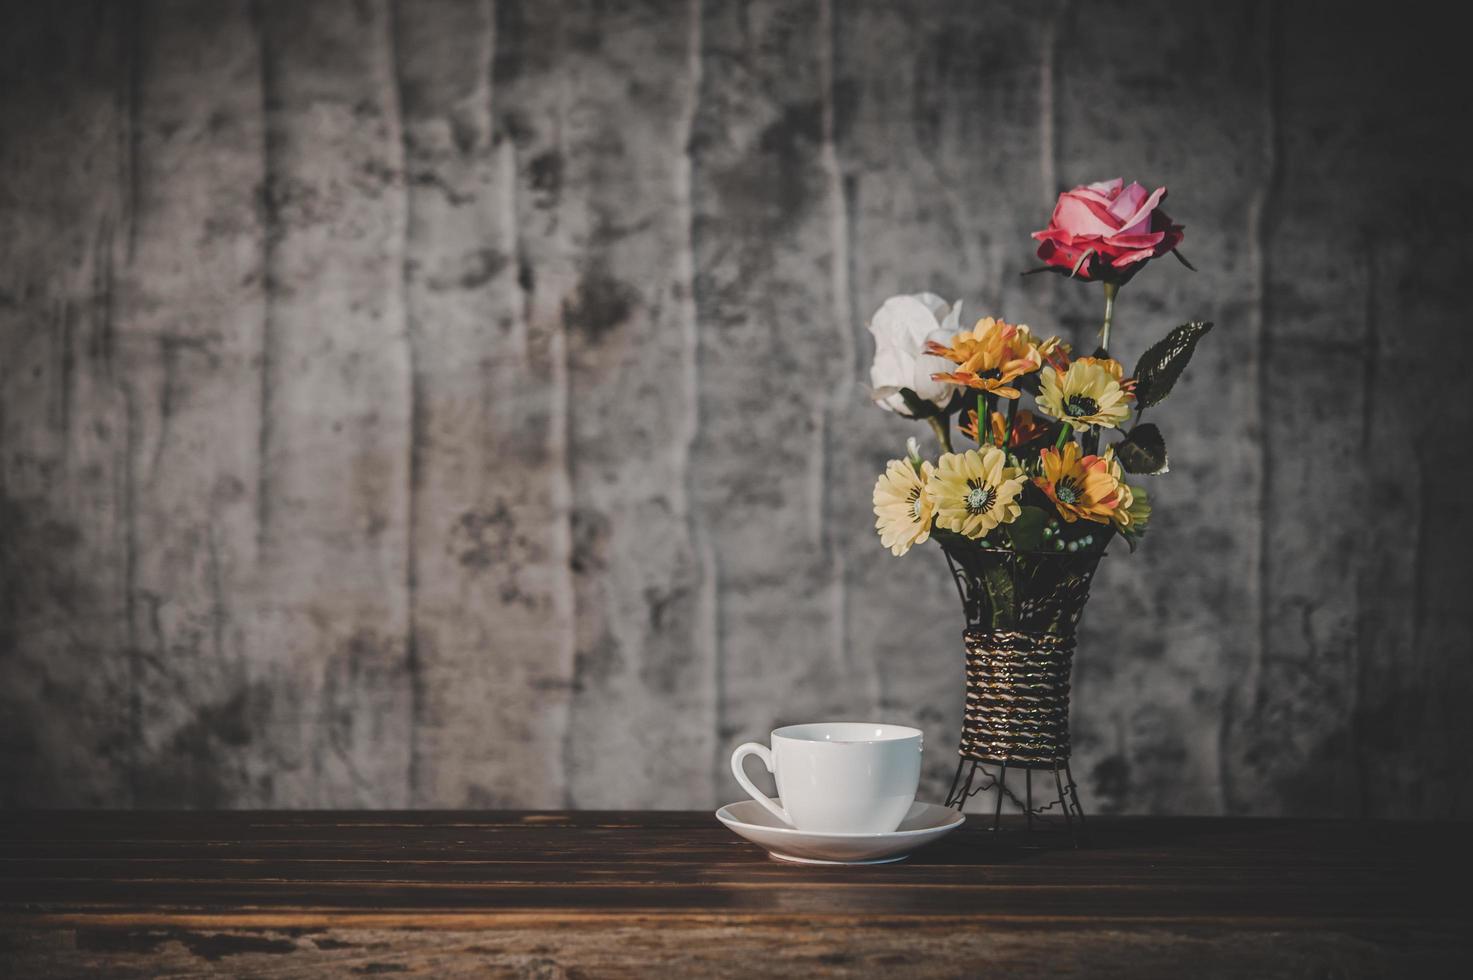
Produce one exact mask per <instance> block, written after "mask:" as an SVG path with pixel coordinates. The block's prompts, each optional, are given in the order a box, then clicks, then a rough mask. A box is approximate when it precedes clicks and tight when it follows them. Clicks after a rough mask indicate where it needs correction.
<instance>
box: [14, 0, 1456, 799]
mask: <svg viewBox="0 0 1473 980" xmlns="http://www.w3.org/2000/svg"><path fill="white" fill-rule="evenodd" d="M1377 12H1378V11H1376V10H1372V11H1368V12H1367V13H1365V14H1360V13H1347V8H1346V5H1343V4H1337V5H1326V6H1321V7H1315V6H1311V5H1305V4H1277V3H1262V4H1257V5H1246V4H1239V3H1219V4H1211V5H1208V4H1182V3H1171V2H1165V0H1163V2H1157V3H1150V4H1138V3H1137V4H1127V3H1124V2H1103V0H1102V2H1096V3H1090V4H1080V3H1074V4H1070V3H1047V2H1037V0H1019V2H1008V3H973V2H965V0H954V2H949V3H948V2H940V0H937V2H917V3H909V4H897V3H894V2H892V0H863V2H846V0H786V2H783V0H762V2H751V3H736V2H718V0H704V2H702V0H691V2H676V0H660V2H654V0H650V2H623V3H616V2H593V0H585V2H574V0H562V2H554V0H547V2H533V0H521V2H513V0H495V2H493V0H482V2H450V0H432V2H425V0H416V2H413V3H411V2H407V0H401V2H398V3H394V2H390V0H358V2H349V0H314V2H310V3H297V2H291V3H289V2H275V0H263V2H260V3H247V2H230V0H219V2H212V3H204V2H185V0H141V2H133V3H124V2H103V0H98V2H95V3H82V2H72V0H67V2H52V3H41V2H35V3H29V4H24V3H22V4H14V3H12V4H9V5H8V6H6V8H5V13H4V15H3V22H0V372H3V374H0V548H3V550H0V804H3V805H7V806H33V805H47V806H104V805H105V806H141V807H144V806H146V807H160V806H199V807H214V806H231V807H247V806H284V807H305V806H313V807H323V806H336V807H370V806H373V807H402V806H443V807H462V806H472V807H490V806H518V807H547V806H580V807H628V806H642V807H698V806H699V807H705V806H710V805H712V804H714V803H717V802H721V801H725V800H731V799H735V798H737V797H738V795H739V793H738V790H737V789H736V788H735V786H734V784H733V783H732V781H731V779H730V777H729V775H728V774H726V771H725V770H726V761H725V760H726V755H727V753H728V752H729V751H730V749H731V747H732V746H733V745H734V744H735V743H736V742H738V741H741V740H743V739H745V738H748V737H758V736H761V735H762V734H763V733H764V732H766V731H767V730H768V729H770V728H771V727H772V726H773V725H774V724H776V723H781V722H788V721H794V720H811V719H817V718H824V717H840V716H842V717H856V718H858V717H864V718H869V717H876V718H882V719H886V720H895V721H902V722H905V721H912V722H915V723H919V724H921V725H923V726H924V727H925V729H926V731H927V733H928V745H929V750H928V763H927V770H928V772H927V779H928V788H927V790H926V791H925V792H926V793H927V794H928V795H933V796H934V795H937V794H939V793H940V792H941V791H942V789H943V787H944V780H945V778H946V777H948V776H949V774H950V771H951V768H952V766H953V765H954V755H953V748H952V746H953V745H954V743H955V739H956V735H957V731H958V724H959V714H960V706H961V647H960V638H959V635H958V634H959V630H960V628H961V625H962V622H961V615H960V611H959V606H958V603H957V600H956V596H955V594H954V592H953V590H952V587H951V584H950V581H949V579H948V577H947V575H946V572H945V567H944V562H943V561H942V558H941V556H940V554H939V552H938V551H936V550H935V549H933V548H926V549H920V550H918V551H916V552H913V553H912V554H911V555H909V556H908V557H906V558H904V559H900V560H897V559H892V558H891V557H890V556H889V555H888V554H886V553H885V552H884V551H882V550H881V548H880V547H879V544H878V542H877V540H876V538H875V536H874V533H873V530H872V523H873V518H872V515H871V514H870V504H869V495H870V488H871V485H872V483H873V480H874V477H875V475H876V474H877V472H878V471H879V469H880V468H881V467H882V465H883V463H884V461H885V460H886V459H888V458H891V457H893V456H894V455H896V454H897V452H898V451H899V449H900V446H901V444H902V442H903V440H904V438H905V436H906V435H908V434H911V432H912V431H913V430H912V429H911V428H910V427H909V426H908V425H907V424H906V423H904V422H901V421H899V420H897V419H895V418H893V417H891V416H887V415H885V414H884V413H882V412H880V411H878V410H877V409H874V408H872V407H870V406H869V405H868V404H867V402H866V398H865V394H864V389H863V386H862V384H861V382H862V380H863V379H864V373H865V369H866V367H867V363H868V357H869V354H870V345H869V337H868V334H867V333H866V331H865V329H864V322H865V320H866V318H867V316H868V314H869V313H870V311H872V310H873V309H874V308H875V306H876V305H878V303H879V302H880V301H881V300H882V299H883V298H884V297H886V296H888V295H890V294H892V293H895V292H899V291H910V290H915V289H919V288H931V289H933V290H935V291H937V292H940V293H942V294H944V295H946V296H962V297H964V298H965V299H966V301H967V311H968V313H969V314H970V315H973V316H976V315H981V314H983V313H997V314H1005V315H1006V316H1008V317H1009V318H1010V319H1015V320H1021V321H1024V322H1027V323H1030V324H1031V325H1033V326H1034V327H1035V328H1036V329H1038V330H1039V331H1040V332H1056V331H1057V332H1060V333H1063V334H1064V335H1065V336H1067V337H1071V338H1073V339H1076V340H1078V341H1080V342H1087V340H1088V338H1089V337H1090V336H1092V331H1093V327H1094V325H1095V324H1096V322H1097V317H1098V314H1099V310H1098V305H1099V302H1100V297H1099V295H1098V290H1097V289H1096V288H1090V287H1086V286H1083V285H1079V284H1077V283H1069V282H1065V281H1063V280H1060V279H1057V278H1055V277H1052V276H1036V277H1030V278H1027V279H1023V278H1020V276H1019V273H1020V272H1021V271H1022V270H1024V269H1025V268H1028V267H1030V266H1031V265H1032V264H1033V262H1032V255H1031V248H1030V244H1031V243H1030V241H1029V239H1028V237H1027V236H1028V232H1030V231H1032V230H1034V229H1035V228H1038V227H1041V225H1042V224H1043V223H1044V222H1045V221H1046V218H1047V215H1048V212H1049V208H1050V205H1051V202H1052V199H1053V196H1054V195H1055V193H1056V192H1057V191H1058V190H1059V189H1061V188H1063V187H1067V186H1072V185H1074V184H1077V183H1081V182H1085V181H1090V180H1097V179H1105V178H1109V177H1114V176H1117V175H1124V176H1126V177H1127V178H1139V179H1140V180H1142V181H1143V182H1146V183H1148V184H1150V185H1152V186H1154V185H1156V184H1161V183H1165V184H1167V185H1169V187H1170V189H1171V198H1170V202H1169V210H1170V212H1171V214H1172V216H1173V217H1174V218H1176V219H1177V220H1178V221H1181V222H1182V223H1184V224H1185V225H1186V227H1187V238H1186V241H1185V242H1184V244H1183V250H1184V252H1185V253H1186V254H1187V255H1188V256H1189V257H1190V258H1191V259H1192V261H1193V262H1194V263H1195V264H1196V266H1197V268H1198V269H1199V270H1200V271H1199V272H1198V273H1196V274H1195V275H1194V274H1192V273H1190V272H1188V271H1186V270H1185V269H1183V268H1181V267H1180V266H1178V265H1177V264H1176V263H1174V262H1171V261H1169V260H1167V261H1165V262H1163V263H1158V265H1157V266H1156V267H1154V268H1151V269H1149V270H1147V271H1146V272H1145V273H1143V274H1142V275H1141V276H1139V277H1138V278H1137V279H1136V280H1135V281H1134V282H1133V283H1131V284H1130V285H1129V286H1128V287H1127V288H1126V289H1125V291H1124V293H1123V294H1122V300H1121V304H1120V307H1119V310H1118V315H1117V327H1116V337H1117V343H1116V346H1117V348H1118V350H1119V352H1120V354H1121V356H1122V357H1123V358H1124V359H1125V360H1126V361H1127V363H1133V362H1134V359H1135V357H1136V355H1138V354H1139V353H1140V352H1141V351H1142V350H1143V349H1144V348H1145V347H1146V346H1147V345H1148V344H1149V343H1151V342H1152V341H1154V340H1155V339H1156V338H1157V337H1159V336H1160V335H1162V334H1163V333H1164V332H1165V331H1166V330H1167V329H1169V328H1170V327H1172V326H1174V325H1175V324H1177V323H1179V322H1182V321H1183V320H1185V319H1189V318H1206V319H1212V320H1214V321H1216V322H1217V324H1218V329H1217V330H1216V332H1214V333H1213V335H1212V336H1211V337H1210V338H1208V340H1207V341H1206V342H1205V343H1204V345H1203V347H1202V349H1201V351H1200V352H1199V354H1198V356H1197V359H1196V361H1195V363H1194V364H1193V366H1192V367H1191V369H1190V370H1189V372H1188V375H1187V378H1186V380H1185V381H1184V383H1183V384H1182V386H1181V387H1180V388H1179V392H1178V394H1177V395H1176V396H1174V398H1173V399H1172V401H1170V402H1168V403H1167V404H1166V405H1165V406H1163V407H1162V408H1161V409H1160V410H1157V411H1155V412H1153V415H1154V417H1155V419H1156V421H1158V422H1159V423H1160V424H1161V425H1162V427H1163V429H1164V431H1165V433H1166V435H1167V438H1168V440H1169V442H1170V446H1171V451H1172V472H1171V474H1170V475H1168V476H1166V477H1163V478H1159V479H1157V480H1155V481H1154V482H1153V483H1152V484H1151V489H1152V494H1153V500H1154V502H1155V505H1156V515H1157V516H1156V518H1155V524H1154V528H1153V531H1152V533H1151V535H1150V537H1149V538H1148V539H1147V541H1146V544H1145V547H1144V548H1143V550H1142V551H1141V552H1139V553H1138V554H1136V555H1135V556H1126V555H1125V554H1124V553H1123V549H1122V553H1121V554H1120V555H1118V556H1115V557H1112V558H1110V559H1109V560H1107V562H1106V563H1105V567H1104V569H1103V570H1102V573H1101V575H1100V577H1099V578H1098V579H1097V583H1096V589H1095V597H1094V599H1093V600H1092V602H1091V608H1090V610H1089V612H1088V614H1087V616H1086V621H1085V624H1084V626H1083V635H1082V639H1081V646H1080V655H1079V658H1078V661H1077V673H1076V686H1075V698H1076V703H1075V710H1074V718H1073V721H1074V728H1075V735H1076V743H1077V750H1076V752H1077V754H1076V765H1075V772H1076V774H1077V775H1079V776H1080V777H1081V780H1082V784H1083V790H1084V792H1085V803H1086V806H1087V807H1089V808H1092V809H1094V810H1130V811H1139V812H1190V813H1255V814H1279V813H1285V814H1331V813H1333V814H1373V815H1416V816H1440V815H1448V814H1462V815H1468V814H1469V813H1470V811H1473V798H1470V795H1469V791H1468V789H1467V783H1466V776H1465V773H1466V766H1467V759H1468V753H1469V750H1470V749H1473V722H1470V720H1469V719H1470V713H1469V711H1468V710H1467V708H1466V707H1465V702H1466V701H1467V699H1468V696H1469V694H1470V693H1473V691H1470V688H1473V669H1470V666H1469V653H1470V649H1469V648H1470V645H1473V644H1470V632H1469V629H1468V626H1467V618H1466V613H1465V609H1464V606H1465V605H1466V600H1467V596H1468V594H1469V593H1468V580H1467V576H1466V572H1465V571H1464V569H1465V561H1464V560H1463V559H1464V554H1463V553H1464V552H1465V550H1466V549H1467V547H1468V546H1469V545H1470V544H1473V532H1470V516H1469V515H1470V510H1469V502H1468V501H1469V487H1470V486H1473V465H1470V461H1469V460H1470V457H1469V455H1468V453H1467V450H1466V449H1465V448H1463V447H1464V446H1465V445H1466V440H1467V433H1468V428H1467V426H1468V422H1469V421H1470V417H1473V406H1470V402H1473V396H1470V394H1469V386H1468V380H1467V377H1468V368H1467V365H1468V363H1469V354H1470V353H1473V350H1470V347H1473V342H1470V337H1473V332H1470V326H1469V320H1468V299H1467V295H1468V293H1467V288H1466V287H1467V284H1466V273H1465V271H1464V267H1465V265H1466V258H1465V256H1466V255H1467V252H1468V249H1467V246H1466V241H1465V239H1466V234H1467V228H1468V227H1469V220H1468V219H1469V212H1470V208H1469V206H1468V201H1469V200H1470V194H1469V191H1470V189H1473V188H1470V185H1473V178H1470V171H1469V168H1468V167H1466V166H1465V165H1464V164H1462V163H1459V162H1457V152H1458V150H1459V146H1460V144H1461V143H1464V142H1466V140H1463V139H1462V137H1461V136H1460V134H1461V133H1462V132H1463V130H1465V129H1466V125H1467V118H1468V116H1467V112H1468V109H1469V107H1470V106H1469V101H1468V98H1467V93H1466V90H1465V89H1463V88H1461V87H1458V86H1456V85H1455V84H1454V83H1452V82H1450V80H1449V78H1450V76H1449V73H1450V72H1452V73H1456V68H1455V67H1452V66H1454V65H1456V63H1457V56H1452V57H1451V58H1450V57H1447V56H1445V55H1448V54H1449V53H1448V52H1443V51H1441V43H1442V42H1441V41H1440V33H1439V28H1438V25H1437V24H1435V23H1430V22H1427V23H1418V22H1417V20H1416V18H1415V16H1414V15H1412V14H1405V13H1404V14H1399V15H1398V19H1397V22H1396V23H1395V24H1389V23H1386V22H1384V21H1383V19H1382V18H1380V17H1378V16H1376V14H1377ZM918 434H922V433H918Z"/></svg>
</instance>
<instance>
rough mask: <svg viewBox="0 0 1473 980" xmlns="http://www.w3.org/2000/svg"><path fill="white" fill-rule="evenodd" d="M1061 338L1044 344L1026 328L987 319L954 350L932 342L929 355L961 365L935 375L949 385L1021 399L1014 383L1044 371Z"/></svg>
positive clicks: (960, 336) (956, 342)
mask: <svg viewBox="0 0 1473 980" xmlns="http://www.w3.org/2000/svg"><path fill="white" fill-rule="evenodd" d="M1058 343H1059V341H1058V338H1057V337H1050V338H1049V339H1048V340H1043V341H1040V340H1039V339H1038V338H1036V337H1034V336H1033V334H1032V333H1030V332H1029V330H1028V328H1027V327H1026V326H1023V325H1021V324H1016V323H1007V322H1005V321H1003V320H997V319H994V318H992V317H990V316H989V317H984V318H983V319H981V320H978V321H977V325H976V326H974V327H973V328H972V329H971V330H970V331H963V332H961V333H959V334H957V335H956V336H955V337H953V338H952V339H951V346H949V347H948V346H946V345H944V344H938V343H936V342H935V341H930V342H928V343H927V344H926V352H927V353H928V354H934V355H936V356H937V357H944V358H946V359H947V360H948V361H951V362H952V363H953V364H955V365H957V369H956V370H955V371H947V372H944V373H939V374H933V375H932V376H931V378H932V380H933V381H945V382H949V383H951V384H957V385H962V386H964V387H967V388H973V389H975V390H978V391H986V392H991V393H992V394H995V395H998V396H1000V397H1002V398H1019V397H1021V396H1022V392H1021V391H1019V390H1018V389H1017V388H1015V387H1013V385H1012V382H1013V381H1014V380H1016V379H1017V378H1020V377H1022V376H1023V375H1025V374H1031V373H1033V372H1034V371H1037V370H1038V369H1039V368H1041V367H1043V360H1044V358H1045V357H1047V356H1048V355H1049V354H1050V353H1052V352H1053V350H1054V349H1055V348H1056V347H1057V346H1058Z"/></svg>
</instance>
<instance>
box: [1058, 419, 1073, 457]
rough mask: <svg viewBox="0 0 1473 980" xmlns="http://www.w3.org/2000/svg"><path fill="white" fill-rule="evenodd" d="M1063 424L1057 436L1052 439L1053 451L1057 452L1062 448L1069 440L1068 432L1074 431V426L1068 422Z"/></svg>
mask: <svg viewBox="0 0 1473 980" xmlns="http://www.w3.org/2000/svg"><path fill="white" fill-rule="evenodd" d="M1063 426H1064V427H1063V428H1062V429H1060V430H1059V438H1058V439H1056V440H1055V441H1054V452H1058V451H1059V450H1061V449H1063V448H1064V443H1065V442H1068V441H1069V433H1071V432H1073V431H1074V426H1072V425H1070V424H1069V423H1068V422H1065V423H1063Z"/></svg>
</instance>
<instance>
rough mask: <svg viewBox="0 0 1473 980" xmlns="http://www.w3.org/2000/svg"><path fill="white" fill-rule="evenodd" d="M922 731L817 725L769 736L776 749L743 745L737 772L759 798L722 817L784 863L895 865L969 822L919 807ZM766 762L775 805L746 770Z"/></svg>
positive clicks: (719, 814)
mask: <svg viewBox="0 0 1473 980" xmlns="http://www.w3.org/2000/svg"><path fill="white" fill-rule="evenodd" d="M921 751H922V737H921V732H920V731H919V730H917V729H914V728H907V727H905V726H904V725H882V724H872V723H867V722H820V723H816V724H808V725H788V726H786V727H784V728H778V729H776V730H774V731H773V733H772V747H771V748H769V747H768V746H766V745H761V744H759V743H757V742H746V743H744V744H742V745H740V746H738V747H737V749H736V751H735V752H733V753H732V756H731V771H732V774H733V775H734V776H736V780H737V782H738V783H740V784H741V787H742V789H744V790H746V791H747V793H748V795H750V796H751V797H752V798H751V799H750V800H743V801H742V802H740V803H729V804H727V805H726V806H724V807H722V808H721V809H719V810H717V811H716V819H717V820H720V821H721V822H722V823H723V824H725V825H726V826H727V827H728V828H730V829H731V830H732V831H734V832H735V833H737V834H738V835H740V836H742V837H745V838H746V839H747V840H749V841H751V842H752V843H754V844H757V845H758V846H760V847H762V848H765V849H766V850H767V852H768V853H769V854H770V855H771V856H772V857H773V858H776V859H777V860H779V861H793V862H796V863H798V864H888V863H889V862H891V861H901V860H904V859H905V858H906V857H908V856H909V855H910V854H911V852H912V851H915V850H916V849H917V848H919V847H922V846H924V845H926V844H929V843H931V842H932V841H935V840H938V839H940V838H941V837H944V836H946V835H947V834H949V833H950V832H951V831H953V830H955V829H956V828H957V827H960V826H961V825H962V821H963V819H964V818H963V816H962V814H961V813H960V812H959V811H957V810H952V809H950V808H948V807H943V806H939V805H937V804H934V803H918V802H916V798H915V797H916V787H917V786H918V785H919V783H920V778H921ZM749 755H755V756H757V757H758V758H759V759H761V760H762V762H763V764H764V765H765V766H766V767H767V771H768V772H770V773H772V774H773V777H774V778H775V779H776V781H777V793H778V798H777V799H776V800H773V799H769V798H768V796H767V795H766V794H765V793H763V792H762V791H761V790H759V789H758V788H757V787H756V786H755V785H753V783H752V780H751V779H749V778H748V777H747V774H746V772H745V771H744V770H743V768H742V765H743V763H744V762H745V761H746V758H747V756H749Z"/></svg>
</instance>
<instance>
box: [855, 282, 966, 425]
mask: <svg viewBox="0 0 1473 980" xmlns="http://www.w3.org/2000/svg"><path fill="white" fill-rule="evenodd" d="M961 316H962V301H961V300H957V301H956V302H955V303H952V304H951V305H949V306H948V305H947V303H946V300H944V299H942V298H941V297H940V296H937V295H936V294H935V293H915V294H913V295H910V296H891V297H890V298H889V299H887V300H885V302H884V303H882V304H881V305H880V308H879V309H878V310H876V311H875V315H874V316H872V317H870V321H869V332H870V333H872V334H874V335H875V360H874V363H873V364H871V365H870V369H869V381H870V385H871V386H872V387H873V389H874V391H873V395H874V399H875V401H876V403H878V404H879V406H880V407H881V408H883V409H886V410H888V411H891V412H894V413H895V414H897V415H903V416H905V417H906V418H914V416H913V415H912V414H911V412H910V409H908V408H906V406H905V399H904V397H902V396H901V394H900V389H901V388H909V389H910V390H911V391H913V392H915V394H916V397H918V398H920V399H921V400H922V401H926V402H930V403H931V404H932V405H935V406H936V407H937V408H938V409H939V408H941V407H942V406H944V405H945V404H946V403H947V402H948V401H950V400H951V393H952V389H953V388H954V387H955V386H954V385H951V384H948V383H947V382H944V381H933V380H931V375H933V374H936V373H938V372H942V371H951V370H954V369H955V367H956V366H955V365H954V364H952V363H951V362H950V361H948V360H946V359H945V358H942V357H937V356H935V355H934V354H927V353H925V346H926V341H928V340H935V341H939V342H940V343H943V344H945V343H950V342H951V338H952V335H953V334H955V333H956V332H957V324H958V323H959V322H960V320H961Z"/></svg>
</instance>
